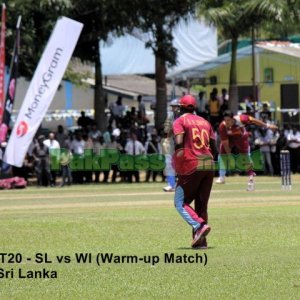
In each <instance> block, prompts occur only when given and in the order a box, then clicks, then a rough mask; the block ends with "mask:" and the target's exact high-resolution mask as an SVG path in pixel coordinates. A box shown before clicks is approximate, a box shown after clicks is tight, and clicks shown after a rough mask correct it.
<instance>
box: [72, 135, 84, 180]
mask: <svg viewBox="0 0 300 300" xmlns="http://www.w3.org/2000/svg"><path fill="white" fill-rule="evenodd" d="M84 149H85V142H84V140H83V139H82V135H81V133H80V132H76V133H75V138H74V140H73V141H72V142H71V144H70V150H71V151H72V153H74V154H76V155H83V154H84ZM72 176H73V182H74V183H83V172H82V170H74V171H73V170H72Z"/></svg>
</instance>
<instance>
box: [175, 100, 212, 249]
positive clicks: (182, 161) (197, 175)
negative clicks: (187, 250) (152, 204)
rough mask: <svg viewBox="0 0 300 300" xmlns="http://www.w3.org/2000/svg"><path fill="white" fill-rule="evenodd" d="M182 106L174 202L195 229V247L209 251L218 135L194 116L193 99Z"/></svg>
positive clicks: (177, 124)
mask: <svg viewBox="0 0 300 300" xmlns="http://www.w3.org/2000/svg"><path fill="white" fill-rule="evenodd" d="M179 105H180V111H181V116H180V117H179V118H177V119H176V120H175V122H174V123H173V132H174V136H175V155H174V164H175V170H176V172H177V175H178V181H177V185H176V189H175V198H174V202H175V207H176V209H177V211H178V212H179V214H180V215H181V216H182V217H183V219H184V220H185V221H186V222H187V223H188V224H189V225H191V226H192V227H193V241H192V247H193V248H198V247H200V248H207V243H206V235H207V234H208V233H209V232H210V229H211V228H210V226H209V225H208V224H207V221H208V214H207V204H208V200H209V196H210V191H211V187H212V183H213V177H214V171H213V169H212V168H211V166H212V165H213V157H214V152H215V151H216V145H215V134H214V132H213V129H212V127H211V125H210V123H209V122H207V121H206V120H205V119H204V118H201V117H199V116H197V115H195V114H194V111H195V109H196V100H195V98H194V97H193V96H191V95H185V96H183V97H182V98H181V99H180V100H179ZM206 166H208V168H207V167H206ZM192 201H195V203H194V204H195V205H194V207H195V208H194V209H193V208H192V207H191V202H192Z"/></svg>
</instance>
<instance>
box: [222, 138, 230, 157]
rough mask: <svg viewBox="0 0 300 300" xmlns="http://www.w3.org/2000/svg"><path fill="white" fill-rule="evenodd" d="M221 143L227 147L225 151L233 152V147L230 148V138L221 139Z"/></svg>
mask: <svg viewBox="0 0 300 300" xmlns="http://www.w3.org/2000/svg"><path fill="white" fill-rule="evenodd" d="M221 143H222V145H223V147H224V149H225V152H226V153H227V154H230V153H231V149H230V146H229V141H228V140H221Z"/></svg>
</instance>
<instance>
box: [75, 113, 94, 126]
mask: <svg viewBox="0 0 300 300" xmlns="http://www.w3.org/2000/svg"><path fill="white" fill-rule="evenodd" d="M91 124H92V119H91V118H89V117H87V116H86V115H85V112H84V111H81V116H80V117H79V118H78V120H77V125H78V126H80V127H81V128H82V129H83V130H87V129H88V126H90V125H91Z"/></svg>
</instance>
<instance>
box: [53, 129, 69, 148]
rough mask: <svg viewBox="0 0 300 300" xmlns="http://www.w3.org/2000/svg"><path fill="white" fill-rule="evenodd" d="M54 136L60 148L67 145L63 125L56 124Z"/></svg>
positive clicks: (66, 136)
mask: <svg viewBox="0 0 300 300" xmlns="http://www.w3.org/2000/svg"><path fill="white" fill-rule="evenodd" d="M55 137H56V140H57V141H58V143H59V146H60V148H62V149H66V148H67V147H68V146H67V142H68V135H67V134H66V133H65V132H64V127H63V126H62V125H58V126H57V132H56V134H55Z"/></svg>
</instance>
